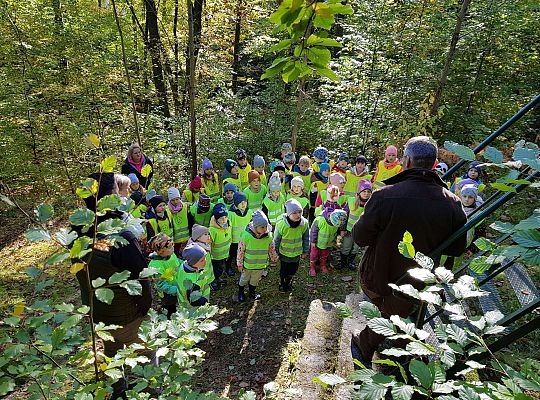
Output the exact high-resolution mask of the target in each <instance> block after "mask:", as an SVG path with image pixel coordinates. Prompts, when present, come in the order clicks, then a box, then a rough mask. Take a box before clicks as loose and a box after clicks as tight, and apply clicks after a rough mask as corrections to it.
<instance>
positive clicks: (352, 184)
mask: <svg viewBox="0 0 540 400" xmlns="http://www.w3.org/2000/svg"><path fill="white" fill-rule="evenodd" d="M372 177H373V176H372V175H362V176H357V175H355V174H353V173H352V172H351V171H347V173H346V175H345V179H346V181H345V187H344V188H343V191H344V192H345V194H346V195H347V196H354V195H355V194H356V191H357V190H358V182H360V181H363V180H364V179H365V180H368V181H370V180H371V178H372Z"/></svg>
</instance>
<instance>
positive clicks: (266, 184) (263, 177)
mask: <svg viewBox="0 0 540 400" xmlns="http://www.w3.org/2000/svg"><path fill="white" fill-rule="evenodd" d="M259 176H260V178H261V186H265V187H268V179H267V178H266V174H259Z"/></svg>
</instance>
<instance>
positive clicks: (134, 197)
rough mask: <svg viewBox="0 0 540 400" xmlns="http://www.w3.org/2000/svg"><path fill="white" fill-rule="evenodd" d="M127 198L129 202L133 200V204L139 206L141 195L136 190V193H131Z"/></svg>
mask: <svg viewBox="0 0 540 400" xmlns="http://www.w3.org/2000/svg"><path fill="white" fill-rule="evenodd" d="M129 198H130V199H131V200H133V201H134V202H135V204H140V202H141V200H142V193H141V192H139V191H138V190H137V191H135V192H133V193H131V195H130V196H129Z"/></svg>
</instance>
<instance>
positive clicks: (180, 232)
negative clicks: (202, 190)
mask: <svg viewBox="0 0 540 400" xmlns="http://www.w3.org/2000/svg"><path fill="white" fill-rule="evenodd" d="M167 214H168V216H169V219H170V220H171V221H172V225H173V240H174V243H184V242H187V241H188V239H189V228H188V214H187V206H184V207H183V208H182V209H181V210H180V211H178V212H177V213H176V214H173V212H172V211H171V210H169V209H167Z"/></svg>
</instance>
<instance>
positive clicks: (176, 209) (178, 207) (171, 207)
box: [168, 200, 184, 214]
mask: <svg viewBox="0 0 540 400" xmlns="http://www.w3.org/2000/svg"><path fill="white" fill-rule="evenodd" d="M168 205H169V210H171V212H172V213H173V214H176V213H179V212H180V211H182V209H183V208H184V203H182V201H180V203H178V204H177V205H173V204H172V203H171V201H170V200H169V203H168Z"/></svg>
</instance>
